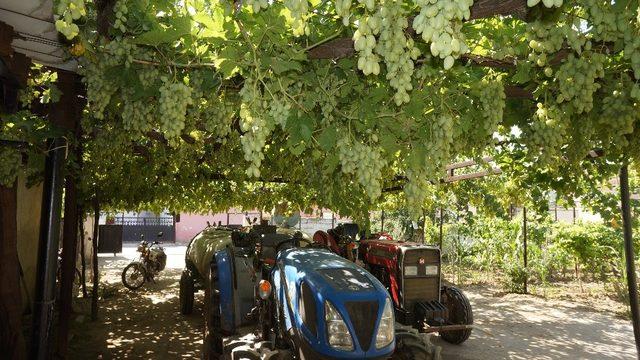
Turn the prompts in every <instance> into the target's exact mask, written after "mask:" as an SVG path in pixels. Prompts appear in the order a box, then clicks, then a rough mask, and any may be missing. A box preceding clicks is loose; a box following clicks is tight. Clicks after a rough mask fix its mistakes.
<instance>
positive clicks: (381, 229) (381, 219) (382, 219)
mask: <svg viewBox="0 0 640 360" xmlns="http://www.w3.org/2000/svg"><path fill="white" fill-rule="evenodd" d="M380 232H381V233H383V232H384V210H382V213H381V214H380Z"/></svg>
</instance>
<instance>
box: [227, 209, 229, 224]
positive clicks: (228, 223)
mask: <svg viewBox="0 0 640 360" xmlns="http://www.w3.org/2000/svg"><path fill="white" fill-rule="evenodd" d="M227 225H229V210H227Z"/></svg>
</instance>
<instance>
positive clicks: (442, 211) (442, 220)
mask: <svg viewBox="0 0 640 360" xmlns="http://www.w3.org/2000/svg"><path fill="white" fill-rule="evenodd" d="M443 223H444V210H443V209H442V206H441V207H440V226H439V227H440V244H439V246H440V252H442V239H443V236H442V235H443V233H442V225H443Z"/></svg>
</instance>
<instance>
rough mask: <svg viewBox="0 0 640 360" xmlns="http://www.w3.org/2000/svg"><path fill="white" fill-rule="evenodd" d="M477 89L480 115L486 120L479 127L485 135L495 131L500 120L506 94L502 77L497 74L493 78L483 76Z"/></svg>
mask: <svg viewBox="0 0 640 360" xmlns="http://www.w3.org/2000/svg"><path fill="white" fill-rule="evenodd" d="M478 91H479V98H480V104H481V111H482V115H483V117H484V119H485V120H486V121H485V122H483V123H482V125H481V127H480V129H481V130H482V133H483V135H485V137H486V136H490V135H492V134H493V133H494V132H495V131H497V129H498V125H499V124H500V122H501V121H502V116H503V113H504V108H505V105H506V104H505V99H506V97H507V96H506V94H505V92H504V85H503V84H502V78H501V77H499V76H498V77H497V78H495V79H492V78H489V77H484V78H483V79H482V81H481V82H480V86H479V89H478ZM480 137H482V135H481V136H480Z"/></svg>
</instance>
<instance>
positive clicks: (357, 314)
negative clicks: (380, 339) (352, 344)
mask: <svg viewBox="0 0 640 360" xmlns="http://www.w3.org/2000/svg"><path fill="white" fill-rule="evenodd" d="M345 306H346V308H347V312H348V313H349V318H350V319H351V324H353V328H354V330H355V331H356V333H355V335H356V337H357V338H358V343H359V344H360V347H361V348H362V350H363V351H368V350H369V347H370V346H371V339H372V338H373V333H374V331H375V330H376V328H375V327H376V320H377V319H378V302H377V301H348V302H346V303H345Z"/></svg>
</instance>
